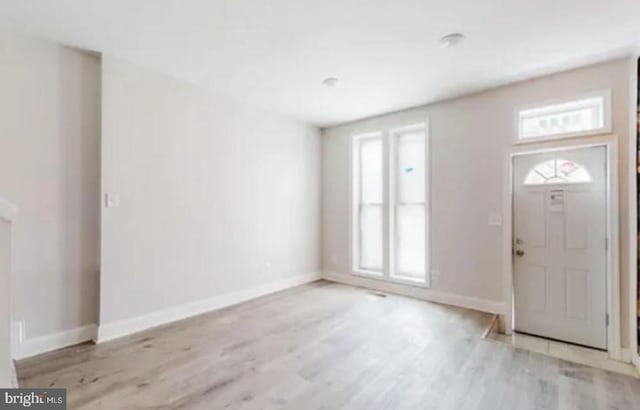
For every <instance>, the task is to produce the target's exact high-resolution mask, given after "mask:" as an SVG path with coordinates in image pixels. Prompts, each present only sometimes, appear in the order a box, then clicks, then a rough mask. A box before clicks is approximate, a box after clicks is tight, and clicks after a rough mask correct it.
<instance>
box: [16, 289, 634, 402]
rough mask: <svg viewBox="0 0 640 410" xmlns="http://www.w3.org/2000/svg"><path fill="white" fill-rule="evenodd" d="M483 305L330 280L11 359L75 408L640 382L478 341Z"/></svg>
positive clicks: (592, 394) (587, 398)
mask: <svg viewBox="0 0 640 410" xmlns="http://www.w3.org/2000/svg"><path fill="white" fill-rule="evenodd" d="M490 320H491V317H490V315H488V314H484V313H478V312H474V311H470V310H465V309H460V308H453V307H447V306H443V305H438V304H434V303H428V302H423V301H418V300H413V299H409V298H405V297H401V296H393V295H389V296H387V297H379V296H376V295H374V294H373V293H372V292H370V291H368V290H365V289H359V288H353V287H349V286H344V285H339V284H334V283H329V282H325V281H319V282H315V283H313V284H309V285H304V286H300V287H297V288H294V289H290V290H287V291H284V292H280V293H276V294H273V295H269V296H266V297H263V298H260V299H256V300H254V301H251V302H248V303H244V304H241V305H237V306H234V307H231V308H228V309H224V310H221V311H217V312H213V313H210V314H206V315H202V316H198V317H195V318H192V319H187V320H184V321H181V322H177V323H174V324H171V325H168V326H164V327H161V328H156V329H152V330H149V331H146V332H143V333H139V334H136V335H133V336H130V337H127V338H123V339H120V340H117V341H114V342H109V343H104V344H101V345H99V346H93V345H90V344H87V345H82V346H78V347H73V348H68V349H63V350H60V351H57V352H52V353H48V354H45V355H42V356H39V357H35V358H31V359H26V360H23V361H21V362H19V363H18V374H19V378H20V384H21V386H22V387H49V386H50V387H66V388H67V389H68V393H67V396H68V401H69V408H71V409H150V408H153V409H207V410H210V409H234V410H235V409H243V410H244V409H292V410H309V409H367V410H371V409H465V410H470V409H490V410H497V409H506V410H513V409H561V410H571V409H640V381H639V380H637V379H634V378H631V377H628V376H624V375H620V374H615V373H610V372H606V371H603V370H599V369H595V368H591V367H586V366H582V365H577V364H572V363H569V362H565V361H562V360H559V359H555V358H551V357H547V356H543V355H540V354H537V353H533V352H529V351H525V350H519V349H514V348H513V347H511V346H508V345H504V344H499V343H493V342H490V341H486V340H482V339H481V336H482V333H483V331H484V330H485V328H486V327H487V325H488V324H489V322H490Z"/></svg>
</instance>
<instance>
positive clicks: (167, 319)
mask: <svg viewBox="0 0 640 410" xmlns="http://www.w3.org/2000/svg"><path fill="white" fill-rule="evenodd" d="M318 279H321V275H320V274H319V273H308V274H305V275H298V276H294V277H291V278H287V279H283V280H280V281H277V282H272V283H267V284H264V285H260V286H256V287H253V288H249V289H243V290H239V291H236V292H230V293H225V294H222V295H218V296H214V297H212V298H209V299H204V300H199V301H195V302H190V303H186V304H184V305H179V306H174V307H171V308H168V309H164V310H161V311H157V312H152V313H149V314H146V315H142V316H137V317H133V318H130V319H124V320H119V321H116V322H113V323H107V324H104V325H100V326H98V332H97V335H96V337H97V338H96V339H94V340H95V341H96V343H103V342H106V341H109V340H113V339H116V338H119V337H123V336H127V335H130V334H133V333H137V332H140V331H143V330H146V329H150V328H152V327H157V326H161V325H165V324H167V323H171V322H175V321H177V320H181V319H186V318H188V317H192V316H196V315H200V314H203V313H207V312H211V311H213V310H217V309H222V308H225V307H229V306H232V305H236V304H238V303H242V302H246V301H248V300H251V299H255V298H257V297H260V296H264V295H268V294H269V293H274V292H278V291H280V290H284V289H288V288H292V287H294V286H298V285H303V284H305V283H309V282H313V281H315V280H318Z"/></svg>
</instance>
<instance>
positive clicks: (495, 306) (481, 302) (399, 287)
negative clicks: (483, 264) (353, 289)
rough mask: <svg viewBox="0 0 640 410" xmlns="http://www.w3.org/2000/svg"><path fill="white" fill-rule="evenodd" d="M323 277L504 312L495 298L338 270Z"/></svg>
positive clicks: (466, 306)
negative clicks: (456, 292) (450, 291)
mask: <svg viewBox="0 0 640 410" xmlns="http://www.w3.org/2000/svg"><path fill="white" fill-rule="evenodd" d="M322 277H323V278H324V279H326V280H329V281H332V282H338V283H343V284H345V285H351V286H357V287H361V288H367V289H372V290H377V291H380V292H387V293H393V294H397V295H402V296H408V297H411V298H415V299H421V300H426V301H429V302H436V303H442V304H445V305H451V306H458V307H463V308H467V309H472V310H478V311H481V312H487V313H496V314H504V313H505V304H504V303H503V302H498V301H494V300H488V299H481V298H476V297H473V296H465V295H459V294H455V293H449V292H443V291H439V290H435V289H427V288H424V287H416V286H410V285H404V284H400V283H392V282H386V281H382V280H376V279H369V278H364V277H360V276H354V275H349V274H341V273H336V272H324V273H323V274H322Z"/></svg>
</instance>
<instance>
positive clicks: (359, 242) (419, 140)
mask: <svg viewBox="0 0 640 410" xmlns="http://www.w3.org/2000/svg"><path fill="white" fill-rule="evenodd" d="M428 191H429V189H428V140H427V135H426V126H425V124H417V125H412V126H408V127H402V128H397V129H389V130H384V131H380V132H376V133H370V134H364V135H356V136H354V138H353V227H352V229H353V232H352V244H353V246H352V258H353V270H354V273H356V274H365V275H371V276H376V277H379V278H381V279H386V280H390V281H399V282H406V283H413V284H416V283H417V284H428V275H427V272H428V215H427V203H428Z"/></svg>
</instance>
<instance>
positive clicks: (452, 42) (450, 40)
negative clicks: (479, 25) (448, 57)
mask: <svg viewBox="0 0 640 410" xmlns="http://www.w3.org/2000/svg"><path fill="white" fill-rule="evenodd" d="M462 40H464V35H462V34H460V33H451V34H447V35H446V36H444V37H442V38H440V40H439V41H438V45H439V46H440V48H453V47H456V46H457V45H458V44H460V43H461V42H462Z"/></svg>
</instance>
